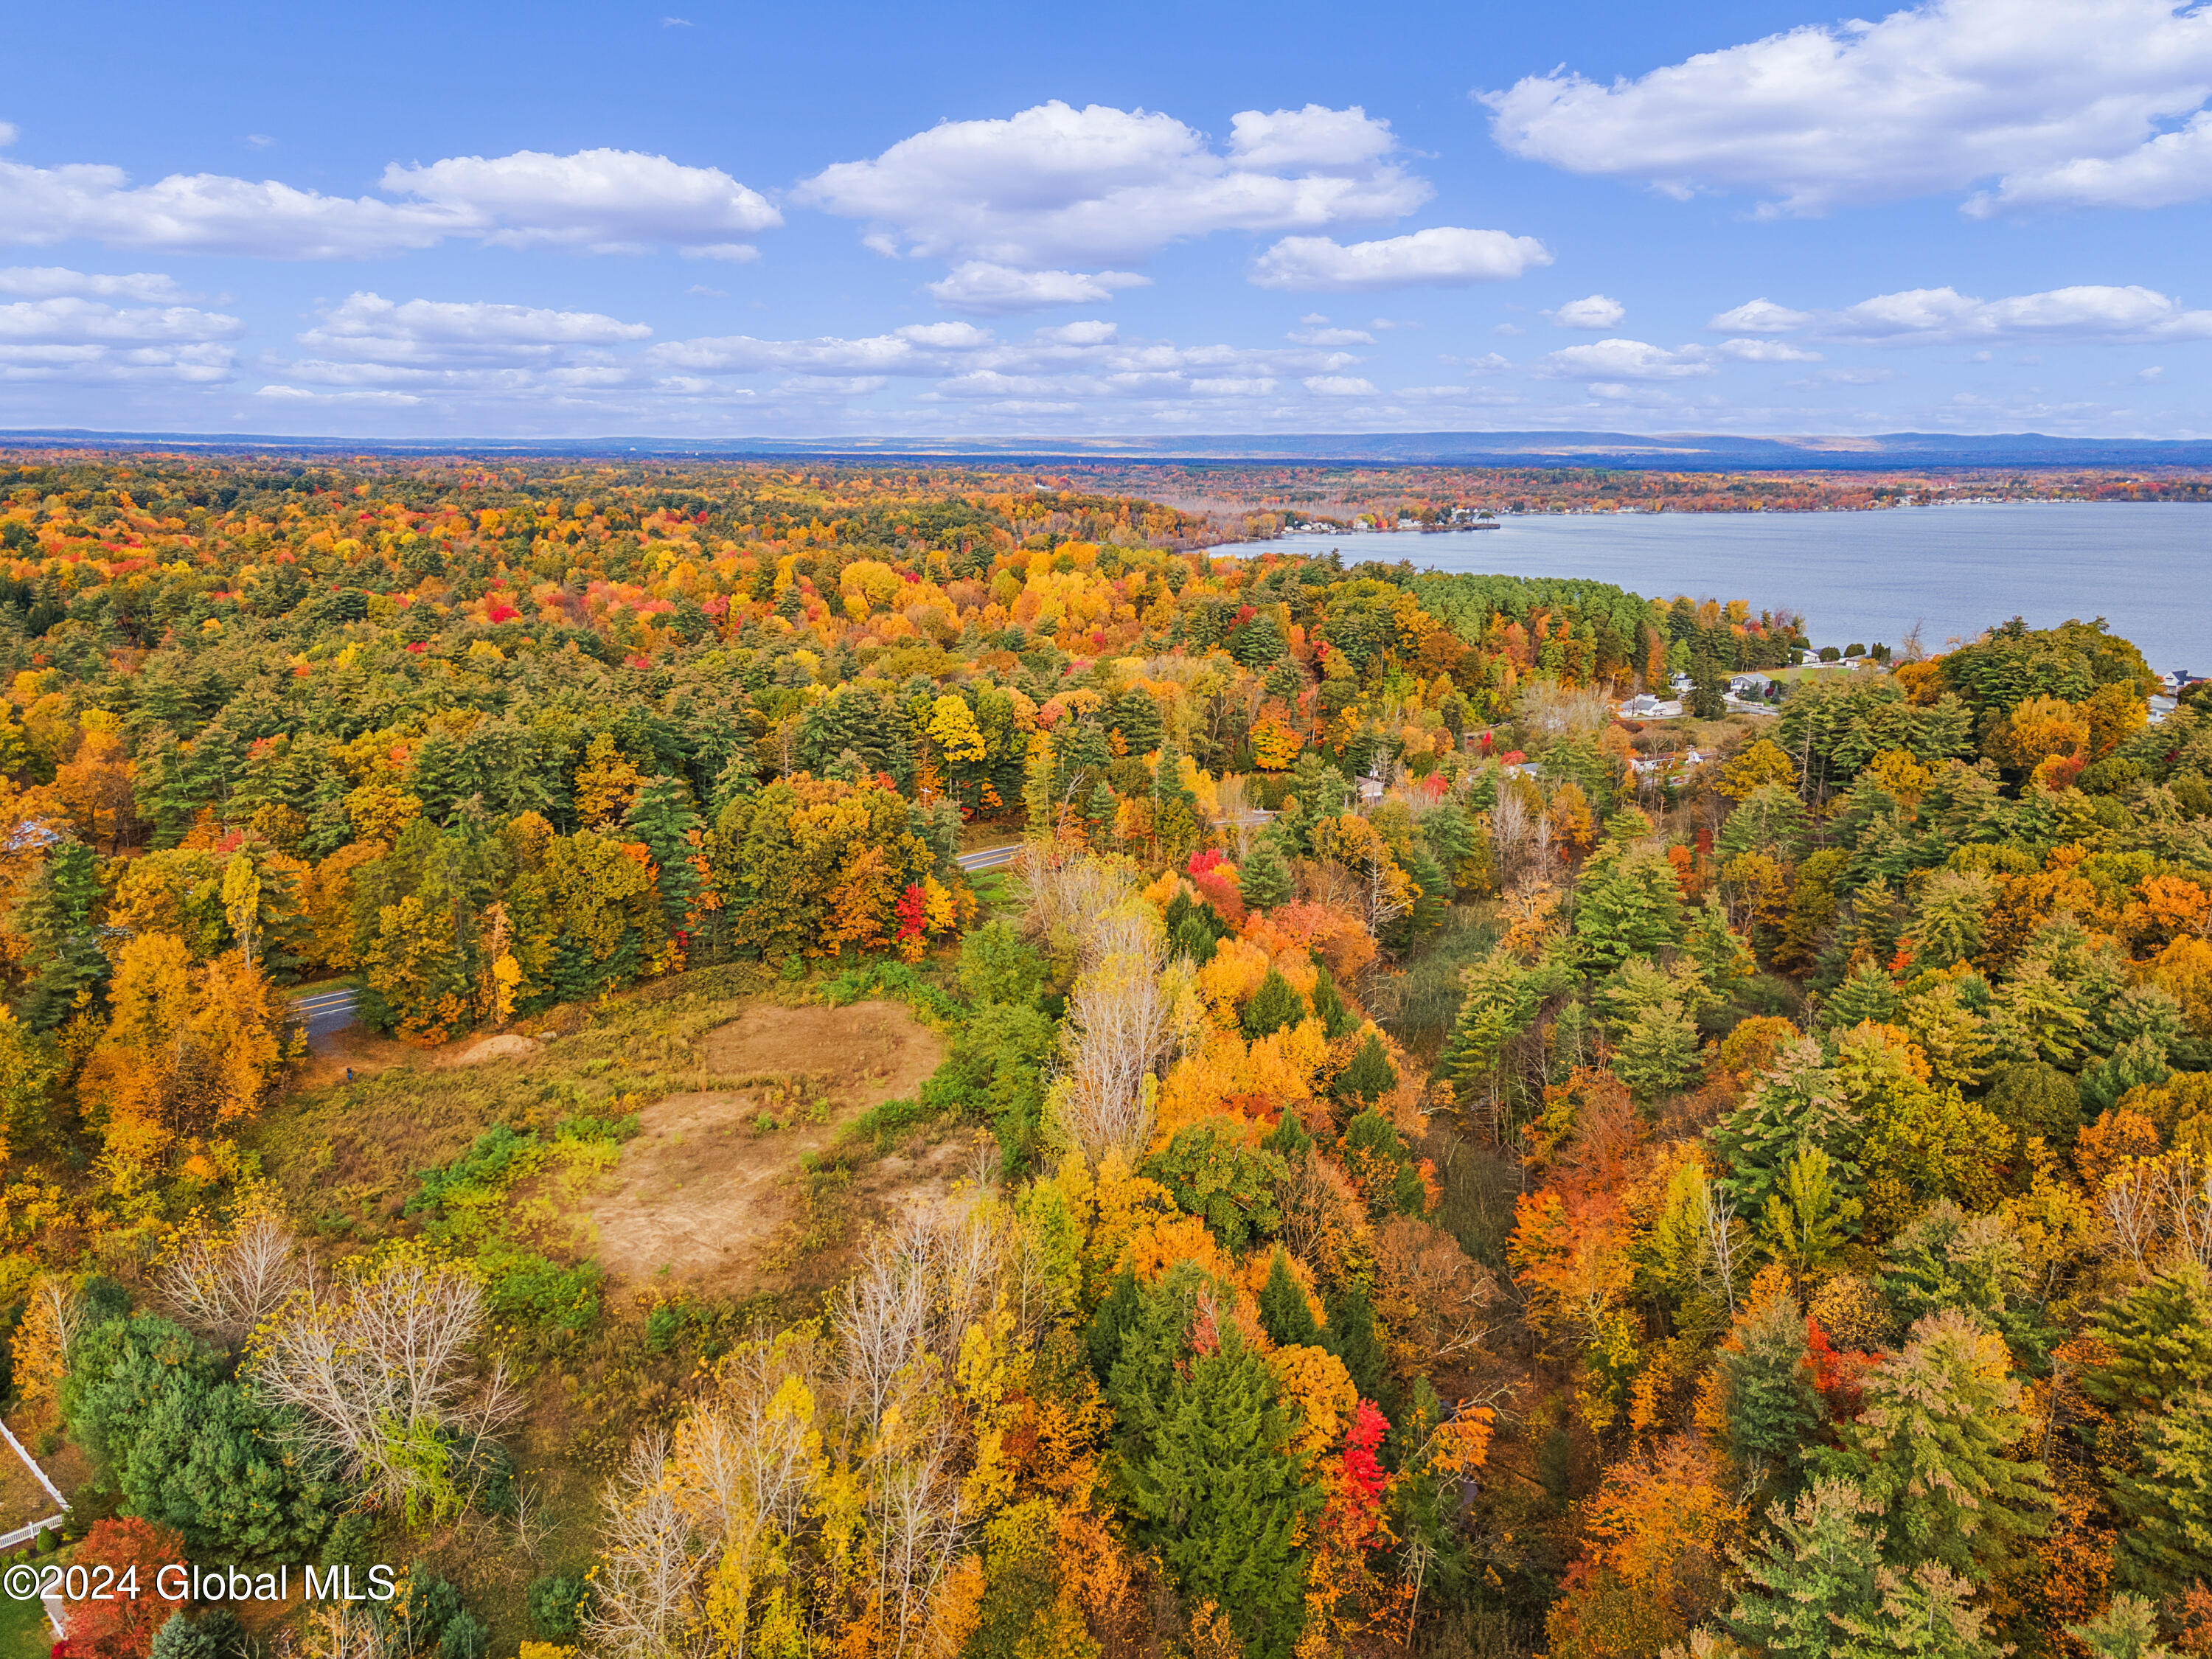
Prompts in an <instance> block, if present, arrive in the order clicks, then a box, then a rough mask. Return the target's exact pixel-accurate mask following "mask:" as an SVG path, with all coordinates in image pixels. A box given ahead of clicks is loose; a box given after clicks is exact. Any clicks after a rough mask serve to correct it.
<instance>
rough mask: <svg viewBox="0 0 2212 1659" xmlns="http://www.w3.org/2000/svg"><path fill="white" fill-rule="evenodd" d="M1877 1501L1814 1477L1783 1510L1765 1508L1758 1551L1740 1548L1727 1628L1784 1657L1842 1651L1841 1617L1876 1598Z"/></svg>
mask: <svg viewBox="0 0 2212 1659" xmlns="http://www.w3.org/2000/svg"><path fill="white" fill-rule="evenodd" d="M1880 1513H1881V1505H1880V1504H1873V1503H1870V1502H1869V1500H1868V1498H1867V1497H1866V1495H1865V1494H1864V1493H1863V1492H1860V1491H1859V1489H1858V1488H1857V1486H1853V1485H1852V1484H1851V1483H1850V1481H1848V1480H1834V1479H1830V1480H1816V1481H1814V1483H1813V1485H1812V1486H1810V1487H1809V1488H1808V1489H1807V1490H1806V1491H1805V1492H1801V1493H1800V1494H1799V1495H1798V1497H1797V1500H1796V1503H1794V1504H1790V1505H1789V1506H1787V1507H1786V1508H1785V1507H1784V1505H1783V1504H1775V1505H1774V1506H1773V1507H1772V1508H1771V1509H1770V1510H1768V1511H1767V1519H1768V1521H1769V1522H1770V1523H1771V1527H1772V1530H1771V1531H1770V1532H1767V1533H1765V1534H1762V1535H1761V1537H1760V1538H1759V1547H1758V1549H1757V1550H1756V1551H1755V1552H1754V1553H1749V1554H1739V1555H1737V1557H1736V1565H1738V1566H1740V1567H1741V1568H1742V1569H1743V1572H1744V1577H1745V1579H1746V1583H1745V1584H1744V1586H1743V1588H1742V1589H1741V1590H1739V1591H1738V1592H1737V1594H1736V1599H1735V1607H1733V1608H1732V1609H1731V1610H1730V1612H1729V1617H1728V1627H1729V1632H1730V1633H1731V1634H1733V1635H1735V1636H1736V1637H1738V1638H1741V1639H1742V1640H1744V1641H1746V1642H1748V1643H1750V1644H1752V1645H1753V1648H1755V1649H1757V1650H1760V1651H1763V1652H1765V1653H1769V1654H1772V1655H1775V1656H1777V1659H1781V1656H1788V1659H1826V1656H1828V1655H1831V1654H1838V1653H1840V1652H1842V1651H1843V1647H1842V1644H1840V1643H1839V1642H1838V1639H1837V1638H1838V1636H1839V1634H1840V1633H1841V1626H1842V1621H1843V1619H1844V1615H1846V1614H1848V1613H1854V1612H1856V1611H1857V1610H1858V1609H1860V1608H1863V1607H1867V1606H1868V1605H1869V1604H1870V1603H1871V1602H1872V1601H1873V1600H1874V1580H1875V1571H1877V1570H1878V1569H1879V1568H1880V1566H1881V1530H1880V1528H1878V1527H1876V1526H1875V1525H1874V1524H1873V1521H1872V1517H1873V1516H1875V1515H1878V1514H1880Z"/></svg>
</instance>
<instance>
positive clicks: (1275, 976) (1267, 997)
mask: <svg viewBox="0 0 2212 1659" xmlns="http://www.w3.org/2000/svg"><path fill="white" fill-rule="evenodd" d="M1210 943H1211V942H1210V941H1209V945H1210ZM1209 954H1210V951H1209ZM1304 1018H1307V1009H1306V1000H1305V999H1304V997H1302V996H1300V995H1299V994H1298V993H1297V987H1296V986H1294V985H1292V984H1291V982H1290V981H1288V980H1286V979H1285V978H1284V977H1283V976H1282V975H1281V974H1279V972H1277V971H1276V970H1275V969H1273V968H1270V969H1267V978H1265V979H1263V980H1261V981H1260V988H1259V989H1258V990H1256V991H1255V992H1254V993H1253V994H1252V1000H1251V1001H1249V1002H1248V1003H1246V1004H1245V1005H1244V1012H1243V1027H1244V1035H1245V1036H1248V1037H1252V1038H1254V1039H1257V1038H1260V1037H1263V1036H1273V1034H1274V1033H1275V1032H1277V1031H1279V1030H1283V1029H1284V1028H1285V1027H1286V1026H1291V1025H1296V1024H1297V1023H1298V1022H1299V1021H1300V1020H1302V1019H1304Z"/></svg>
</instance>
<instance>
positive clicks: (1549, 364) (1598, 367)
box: [1536, 340, 1714, 391]
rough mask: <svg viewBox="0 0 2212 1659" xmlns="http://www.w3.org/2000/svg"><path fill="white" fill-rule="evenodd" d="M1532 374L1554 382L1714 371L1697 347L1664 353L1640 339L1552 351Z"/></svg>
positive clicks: (1682, 375)
mask: <svg viewBox="0 0 2212 1659" xmlns="http://www.w3.org/2000/svg"><path fill="white" fill-rule="evenodd" d="M1536 372H1537V373H1538V374H1541V375H1543V376H1544V377H1545V378H1547V380H1583V379H1592V380H1595V379H1599V378H1603V379H1604V380H1688V379H1692V378H1693V377H1696V376H1701V375H1706V374H1712V373H1713V372H1714V370H1713V365H1712V362H1711V359H1710V358H1709V357H1708V356H1706V354H1705V351H1704V349H1702V348H1700V347H1698V346H1684V347H1683V348H1682V349H1680V351H1668V350H1666V349H1663V348H1662V347H1659V346H1656V345H1647V344H1646V343H1644V342H1643V341H1642V340H1599V341H1596V342H1595V343H1592V344H1590V345H1577V346H1565V347H1562V348H1561V349H1559V350H1557V351H1554V352H1552V353H1551V354H1549V355H1548V356H1546V357H1545V358H1544V360H1543V362H1541V364H1540V365H1539V366H1538V368H1537V371H1536ZM1592 390H1593V391H1595V390H1596V388H1595V387H1593V388H1592Z"/></svg>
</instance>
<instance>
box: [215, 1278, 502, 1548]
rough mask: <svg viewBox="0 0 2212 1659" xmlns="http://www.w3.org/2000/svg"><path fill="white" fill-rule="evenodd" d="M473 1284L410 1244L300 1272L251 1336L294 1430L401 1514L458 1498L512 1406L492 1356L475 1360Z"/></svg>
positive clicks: (479, 1302)
mask: <svg viewBox="0 0 2212 1659" xmlns="http://www.w3.org/2000/svg"><path fill="white" fill-rule="evenodd" d="M483 1327H484V1297H483V1285H482V1284H481V1283H480V1282H479V1281H478V1280H477V1278H476V1276H475V1275H474V1274H473V1273H470V1272H469V1271H468V1270H467V1269H466V1268H465V1267H460V1266H459V1265H458V1264H456V1263H453V1262H450V1261H437V1260H435V1258H433V1257H432V1256H430V1255H428V1253H426V1252H424V1251H422V1250H419V1249H412V1250H404V1251H399V1252H397V1253H395V1254H393V1255H390V1256H387V1257H386V1258H385V1260H384V1261H382V1262H381V1263H380V1264H378V1265H377V1266H375V1267H370V1268H367V1269H365V1270H364V1269H349V1270H347V1271H344V1272H342V1273H341V1274H340V1275H339V1276H338V1277H337V1278H336V1279H332V1280H330V1281H323V1280H319V1279H313V1278H311V1279H308V1280H307V1282H306V1283H305V1284H304V1285H302V1286H301V1289H300V1290H299V1291H297V1292H296V1293H295V1295H294V1297H293V1298H292V1300H291V1301H290V1303H289V1304H287V1305H286V1307H285V1308H284V1309H283V1311H282V1312H281V1313H279V1314H278V1315H277V1316H276V1317H274V1318H273V1319H271V1320H270V1322H268V1324H267V1325H266V1326H265V1327H264V1328H263V1330H262V1332H261V1334H260V1335H259V1336H258V1339H257V1344H256V1352H255V1355H254V1369H255V1371H256V1373H257V1374H258V1376H259V1378H260V1381H261V1384H262V1386H263V1388H264V1389H265V1390H266V1391H267V1392H268V1394H269V1395H270V1397H271V1398H272V1399H274V1400H276V1401H279V1402H281V1403H283V1404H284V1405H288V1406H291V1407H296V1408H297V1410H298V1411H299V1413H300V1415H301V1438H302V1439H303V1440H304V1441H305V1442H306V1443H307V1444H308V1445H309V1446H311V1447H313V1448H315V1449H319V1450H321V1451H324V1452H327V1453H329V1454H330V1455H332V1456H333V1457H335V1458H336V1459H337V1462H338V1464H339V1466H340V1467H341V1468H343V1470H344V1471H345V1473H346V1474H349V1476H352V1477H353V1478H355V1479H356V1480H362V1481H363V1482H365V1483H366V1484H368V1486H371V1487H372V1488H374V1490H375V1491H376V1492H379V1493H380V1495H382V1496H383V1497H384V1498H386V1500H387V1501H388V1502H391V1503H392V1504H395V1505H398V1506H400V1507H402V1508H404V1510H406V1511H407V1513H408V1514H409V1515H410V1517H411V1516H415V1515H416V1514H417V1513H418V1512H421V1511H422V1510H424V1508H425V1507H426V1506H427V1508H428V1512H429V1513H430V1514H432V1515H434V1516H435V1515H438V1514H441V1513H453V1512H454V1511H456V1510H459V1509H465V1508H466V1507H467V1504H468V1502H469V1500H470V1498H471V1497H472V1496H473V1493H472V1492H468V1491H466V1490H464V1488H463V1486H462V1485H461V1481H462V1480H466V1479H468V1478H469V1476H470V1474H471V1470H472V1469H473V1468H475V1467H476V1465H477V1458H476V1455H475V1454H476V1452H477V1449H478V1447H479V1445H480V1443H482V1442H483V1441H485V1440H487V1439H489V1437H490V1436H491V1434H492V1433H493V1431H495V1430H496V1429H497V1428H498V1427H499V1425H501V1423H503V1422H505V1421H506V1420H507V1419H508V1418H509V1417H511V1416H513V1413H514V1412H515V1411H516V1410H517V1409H518V1408H519V1407H520V1401H519V1399H518V1397H517V1396H516V1395H515V1394H514V1393H513V1390H512V1389H510V1388H509V1387H508V1385H507V1376H506V1372H505V1368H504V1367H503V1366H502V1365H501V1364H500V1363H499V1362H498V1361H496V1360H495V1361H494V1362H493V1363H492V1364H491V1365H490V1366H489V1368H488V1369H483V1370H480V1369H479V1367H478V1364H477V1357H478V1354H479V1352H481V1350H482V1347H483Z"/></svg>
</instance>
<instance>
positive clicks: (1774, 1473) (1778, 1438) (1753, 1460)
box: [1713, 1291, 1820, 1495]
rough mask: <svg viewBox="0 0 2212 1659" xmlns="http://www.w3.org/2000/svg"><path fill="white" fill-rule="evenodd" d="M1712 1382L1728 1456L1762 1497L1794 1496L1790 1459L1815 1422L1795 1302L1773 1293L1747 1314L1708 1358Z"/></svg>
mask: <svg viewBox="0 0 2212 1659" xmlns="http://www.w3.org/2000/svg"><path fill="white" fill-rule="evenodd" d="M1713 1376H1714V1379H1715V1382H1716V1383H1717V1387H1718V1393H1719V1400H1720V1405H1721V1409H1722V1412H1723V1416H1724V1417H1725V1419H1726V1424H1727V1426H1726V1427H1725V1428H1724V1429H1723V1431H1722V1432H1723V1437H1724V1439H1725V1440H1726V1442H1727V1444H1728V1449H1729V1455H1730V1456H1731V1457H1733V1458H1734V1459H1735V1462H1736V1464H1737V1467H1738V1468H1741V1469H1742V1470H1743V1471H1744V1473H1745V1474H1747V1475H1748V1476H1750V1477H1751V1478H1752V1479H1753V1480H1757V1481H1758V1482H1759V1484H1760V1485H1761V1486H1764V1487H1765V1488H1766V1489H1767V1490H1768V1491H1769V1492H1779V1493H1782V1494H1784V1495H1786V1494H1788V1493H1789V1492H1793V1491H1795V1490H1796V1487H1797V1486H1798V1484H1799V1480H1800V1476H1799V1474H1798V1454H1799V1452H1800V1450H1801V1449H1802V1448H1803V1447H1804V1446H1805V1445H1806V1444H1807V1443H1808V1441H1809V1440H1810V1439H1811V1438H1812V1437H1813V1436H1814V1432H1815V1431H1817V1430H1818V1428H1819V1426H1820V1398H1819V1396H1818V1395H1815V1394H1814V1392H1813V1384H1812V1381H1811V1377H1810V1376H1809V1374H1808V1371H1807V1370H1806V1364H1805V1313H1804V1310H1803V1309H1802V1308H1800V1307H1799V1306H1798V1305H1797V1298H1796V1297H1794V1296H1791V1295H1790V1294H1789V1293H1788V1292H1787V1291H1781V1292H1778V1293H1777V1294H1773V1295H1770V1296H1768V1297H1765V1299H1764V1300H1763V1301H1760V1302H1759V1303H1758V1304H1755V1305H1754V1306H1753V1307H1751V1308H1748V1309H1747V1310H1745V1311H1744V1313H1743V1316H1741V1318H1740V1319H1738V1320H1737V1321H1736V1324H1735V1329H1734V1330H1733V1331H1731V1332H1730V1333H1729V1340H1728V1343H1727V1345H1726V1346H1723V1348H1722V1349H1721V1351H1720V1352H1719V1353H1717V1355H1715V1356H1714V1359H1713Z"/></svg>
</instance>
